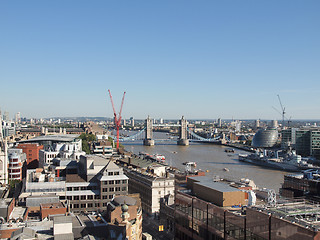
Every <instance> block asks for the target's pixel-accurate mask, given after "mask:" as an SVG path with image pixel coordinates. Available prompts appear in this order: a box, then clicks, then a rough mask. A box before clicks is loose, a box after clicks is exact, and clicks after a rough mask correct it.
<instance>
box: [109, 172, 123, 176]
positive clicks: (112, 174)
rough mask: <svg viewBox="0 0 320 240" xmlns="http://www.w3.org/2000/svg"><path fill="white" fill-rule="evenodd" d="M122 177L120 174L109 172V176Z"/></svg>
mask: <svg viewBox="0 0 320 240" xmlns="http://www.w3.org/2000/svg"><path fill="white" fill-rule="evenodd" d="M117 175H120V172H108V176H117Z"/></svg>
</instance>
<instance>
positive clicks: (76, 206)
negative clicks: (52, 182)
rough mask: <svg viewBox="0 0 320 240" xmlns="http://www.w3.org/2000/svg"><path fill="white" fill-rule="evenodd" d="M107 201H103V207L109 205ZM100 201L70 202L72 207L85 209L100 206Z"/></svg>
mask: <svg viewBox="0 0 320 240" xmlns="http://www.w3.org/2000/svg"><path fill="white" fill-rule="evenodd" d="M107 204H108V203H107V202H104V203H102V206H103V207H106V206H107ZM100 205H101V204H100V203H81V204H77V203H75V204H70V208H72V209H75V208H81V209H83V210H85V209H86V208H92V207H96V208H97V207H100Z"/></svg>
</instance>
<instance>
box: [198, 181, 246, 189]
mask: <svg viewBox="0 0 320 240" xmlns="http://www.w3.org/2000/svg"><path fill="white" fill-rule="evenodd" d="M194 185H200V186H204V187H207V188H211V189H214V190H217V191H219V192H239V191H240V190H239V189H237V188H234V187H230V186H229V185H228V184H226V183H221V182H214V181H212V182H195V183H194Z"/></svg>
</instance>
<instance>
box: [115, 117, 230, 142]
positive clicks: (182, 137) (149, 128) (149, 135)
mask: <svg viewBox="0 0 320 240" xmlns="http://www.w3.org/2000/svg"><path fill="white" fill-rule="evenodd" d="M154 127H178V129H179V130H178V133H179V135H178V140H177V144H178V145H181V146H188V145H189V143H190V142H198V143H223V142H225V141H226V139H225V136H224V135H222V136H218V137H216V138H204V137H201V136H199V135H197V134H196V133H195V132H193V131H192V130H190V129H189V128H188V122H187V120H186V119H185V118H184V117H183V116H182V117H181V119H180V120H179V123H177V124H153V120H152V119H151V118H150V117H149V116H148V117H147V119H146V120H145V125H144V128H143V129H142V130H140V131H139V132H137V133H136V134H134V135H132V136H129V137H124V138H120V139H119V141H121V142H133V141H138V140H143V144H144V145H146V146H153V145H154V144H155V142H158V141H160V142H164V141H172V140H170V139H160V140H159V139H156V140H155V139H153V128H154ZM143 134H144V137H143Z"/></svg>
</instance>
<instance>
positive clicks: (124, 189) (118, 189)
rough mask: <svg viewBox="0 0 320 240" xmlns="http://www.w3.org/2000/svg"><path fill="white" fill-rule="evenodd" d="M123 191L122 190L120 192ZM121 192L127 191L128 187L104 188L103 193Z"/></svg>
mask: <svg viewBox="0 0 320 240" xmlns="http://www.w3.org/2000/svg"><path fill="white" fill-rule="evenodd" d="M120 189H121V190H120ZM114 191H116V192H119V191H127V187H122V188H120V187H115V188H114V187H110V188H102V192H114Z"/></svg>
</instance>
